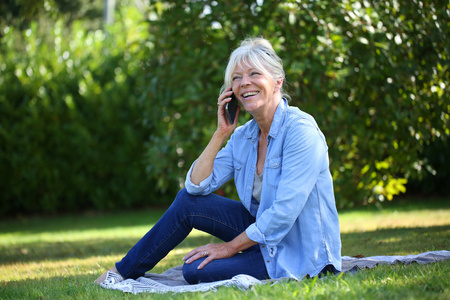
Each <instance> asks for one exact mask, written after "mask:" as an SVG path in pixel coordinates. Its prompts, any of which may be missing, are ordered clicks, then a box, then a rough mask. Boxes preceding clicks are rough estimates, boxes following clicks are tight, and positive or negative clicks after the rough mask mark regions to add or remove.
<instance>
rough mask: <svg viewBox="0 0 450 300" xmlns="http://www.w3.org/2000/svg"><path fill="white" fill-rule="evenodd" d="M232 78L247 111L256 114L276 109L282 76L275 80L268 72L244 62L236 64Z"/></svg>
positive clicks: (232, 85)
mask: <svg viewBox="0 0 450 300" xmlns="http://www.w3.org/2000/svg"><path fill="white" fill-rule="evenodd" d="M231 79H232V82H231V87H232V90H233V92H234V94H235V95H236V96H237V98H238V99H239V102H240V103H241V105H242V107H243V108H244V109H245V110H246V111H247V112H249V113H250V114H252V115H254V114H255V113H269V112H272V111H275V110H276V107H277V105H278V102H279V100H280V99H281V92H280V89H281V86H282V83H283V80H282V79H281V78H280V79H279V80H274V79H273V78H272V77H270V76H269V75H268V74H267V73H266V72H263V71H261V70H258V69H257V68H255V67H253V66H249V65H247V64H245V63H242V64H237V65H236V68H235V69H234V72H233V73H232V76H231Z"/></svg>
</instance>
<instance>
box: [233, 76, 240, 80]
mask: <svg viewBox="0 0 450 300" xmlns="http://www.w3.org/2000/svg"><path fill="white" fill-rule="evenodd" d="M240 78H241V77H239V76H234V77H233V78H232V80H233V81H234V80H238V79H240Z"/></svg>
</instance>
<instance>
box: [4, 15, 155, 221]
mask: <svg viewBox="0 0 450 300" xmlns="http://www.w3.org/2000/svg"><path fill="white" fill-rule="evenodd" d="M124 13H126V14H127V15H128V16H127V18H128V19H127V20H128V21H130V20H132V18H135V17H139V15H138V14H136V12H134V13H133V11H127V12H124ZM125 21H126V20H124V22H125ZM147 38H148V31H147V25H146V24H145V23H142V22H141V23H140V24H139V23H138V22H128V24H117V25H116V27H112V28H110V29H109V33H107V34H105V33H104V32H102V31H95V32H89V33H87V32H86V30H85V29H84V28H83V24H81V23H77V24H75V25H74V27H73V28H71V29H70V30H67V29H65V28H64V26H63V24H62V22H58V23H57V24H56V25H55V26H54V27H53V28H51V29H50V30H49V29H48V28H45V27H44V28H40V27H39V26H38V25H37V24H36V23H34V24H33V25H32V27H31V28H30V29H28V30H26V31H24V32H23V35H22V36H20V35H19V32H18V31H16V30H15V29H14V28H9V29H8V30H6V34H5V36H4V37H3V39H2V46H1V61H2V62H1V69H2V72H1V74H2V75H1V76H0V116H1V121H0V176H1V180H0V190H1V195H0V197H1V199H2V205H1V207H0V215H6V214H11V213H34V212H58V211H73V210H88V209H97V210H99V209H114V208H121V207H132V206H136V205H137V204H139V205H142V204H146V203H149V204H151V203H153V204H154V203H156V202H158V201H160V200H161V197H160V196H161V195H160V194H158V192H156V191H155V190H154V188H153V187H154V185H155V182H154V181H152V180H149V179H148V178H147V175H146V173H145V165H144V162H143V157H144V155H145V152H146V151H145V148H144V145H143V142H144V141H145V140H146V139H148V137H149V135H150V134H151V131H152V128H151V127H152V126H151V124H148V123H144V122H143V114H142V107H143V105H142V103H143V102H144V101H147V99H146V98H145V97H143V94H142V92H141V90H140V89H139V87H140V86H142V84H144V83H143V82H142V79H143V77H144V76H142V74H143V66H142V64H143V61H144V58H145V57H147V56H148V52H149V49H148V47H145V45H144V46H143V45H141V42H142V41H145V40H146V39H147Z"/></svg>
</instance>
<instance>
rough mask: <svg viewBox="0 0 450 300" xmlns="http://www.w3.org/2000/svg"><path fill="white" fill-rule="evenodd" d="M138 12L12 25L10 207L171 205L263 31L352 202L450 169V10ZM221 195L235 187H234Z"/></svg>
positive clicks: (354, 7)
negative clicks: (222, 96)
mask: <svg viewBox="0 0 450 300" xmlns="http://www.w3.org/2000/svg"><path fill="white" fill-rule="evenodd" d="M50 2H51V1H50ZM50 2H49V3H50ZM57 2H61V3H62V2H64V1H62V0H61V1H56V0H55V1H54V2H51V3H57ZM75 2H77V1H75ZM75 2H74V3H72V5H76V3H75ZM122 2H124V1H122ZM77 3H79V1H78V2H77ZM130 5H131V6H130ZM130 5H128V6H126V5H122V6H120V5H119V7H118V10H117V16H116V24H115V25H114V26H113V27H111V28H108V29H107V32H102V31H99V30H97V31H90V30H92V28H93V27H92V23H90V22H88V21H86V20H84V21H76V22H75V23H73V24H72V23H70V22H68V23H67V18H66V17H64V18H59V21H58V22H57V23H56V24H53V25H52V24H51V21H49V24H50V26H49V27H46V26H43V25H45V24H43V23H39V26H38V23H36V22H32V23H31V24H32V25H30V26H31V27H29V28H28V27H27V28H28V29H26V30H22V29H21V28H20V26H18V27H19V28H17V27H14V26H5V25H4V24H3V23H2V24H0V25H1V26H2V28H1V29H2V37H1V42H2V43H1V45H0V68H1V70H2V72H1V74H0V116H1V119H0V176H1V181H0V189H1V195H0V197H1V199H2V201H4V202H5V203H7V205H5V206H4V207H3V208H2V210H1V211H0V213H2V214H5V213H10V212H20V211H33V210H41V211H55V210H58V209H60V210H64V209H74V208H76V207H81V208H83V209H87V208H96V209H101V208H105V207H109V208H115V207H116V208H117V207H131V206H137V205H142V204H146V203H147V204H157V203H161V202H164V201H168V199H171V197H172V196H174V195H175V193H176V192H177V190H178V189H179V188H180V186H182V185H183V181H184V176H185V175H186V172H187V169H188V167H189V166H190V164H191V163H192V162H193V161H194V159H195V158H197V157H198V155H199V154H200V153H201V151H202V149H203V148H204V147H205V146H206V144H207V142H208V140H209V138H210V137H211V135H212V133H213V132H214V130H215V128H216V122H217V120H216V109H217V107H216V101H217V97H218V95H219V89H220V87H221V85H222V83H223V73H224V69H225V66H226V64H227V59H228V56H229V54H230V52H231V51H232V49H234V48H235V47H237V46H238V44H239V41H240V40H242V39H243V38H245V37H248V36H263V37H265V38H267V39H269V40H270V41H271V42H272V43H273V45H274V47H275V49H276V51H277V52H278V54H279V55H280V57H281V58H282V59H283V60H284V67H285V70H286V74H287V89H288V91H289V92H290V95H291V97H292V100H291V105H295V106H298V107H299V108H300V109H302V110H304V111H306V112H308V113H310V114H312V115H313V116H314V117H315V118H316V120H317V122H318V123H319V126H320V127H321V129H322V131H323V132H324V133H325V135H326V137H327V142H328V145H329V154H330V158H331V171H332V174H333V179H334V182H335V191H336V198H337V203H338V206H339V207H348V206H353V205H355V204H361V203H373V202H377V201H383V200H385V199H389V200H390V199H392V197H393V196H394V195H396V194H399V193H401V192H403V191H404V190H405V184H406V182H407V180H411V179H413V180H420V178H421V177H422V176H424V175H426V174H435V175H437V176H436V178H437V177H439V178H441V179H442V180H443V181H445V180H446V179H445V178H448V176H446V175H445V174H448V171H447V168H444V167H441V168H439V166H445V165H447V166H448V165H449V161H450V160H449V159H448V156H446V155H444V153H445V151H447V152H448V149H449V147H448V137H449V135H450V130H449V118H450V115H449V111H450V107H449V101H448V94H449V84H450V82H449V81H450V80H449V75H448V74H449V70H448V68H449V63H448V62H449V54H450V53H449V47H450V46H449V45H450V43H449V41H448V36H449V26H450V25H448V22H447V21H448V19H449V16H450V6H449V5H448V4H443V3H442V2H440V1H437V0H436V1H419V0H413V1H397V0H385V1H362V2H360V1H354V0H343V1H284V2H282V3H281V2H278V1H209V0H208V1H206V0H205V1H188V0H185V1H175V0H174V1H151V2H148V3H147V6H146V8H145V10H144V14H142V13H141V12H139V11H138V10H137V9H135V8H134V2H133V3H130ZM59 14H61V13H60V12H59V13H58V15H59ZM50 19H51V18H50ZM63 24H69V25H67V26H64V25H63ZM21 26H22V25H21ZM52 27H53V28H52ZM50 28H51V29H50ZM249 118H250V116H249V115H248V114H241V117H240V123H241V124H242V123H243V122H245V121H246V120H247V119H249ZM433 158H439V159H433ZM446 172H447V173H446ZM428 178H429V177H428ZM447 181H448V179H447ZM222 192H224V193H225V194H226V195H228V196H235V193H234V189H233V187H232V184H229V185H227V186H225V187H224V189H223V190H222Z"/></svg>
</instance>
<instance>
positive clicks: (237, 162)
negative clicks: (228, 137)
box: [233, 158, 244, 178]
mask: <svg viewBox="0 0 450 300" xmlns="http://www.w3.org/2000/svg"><path fill="white" fill-rule="evenodd" d="M243 165H244V163H243V162H241V161H240V160H238V159H236V158H235V159H234V160H233V167H234V178H237V177H238V176H239V174H240V173H241V170H242V166H243Z"/></svg>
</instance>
